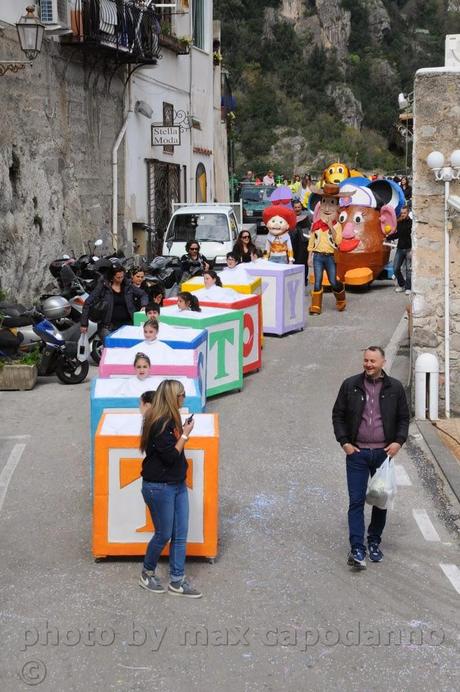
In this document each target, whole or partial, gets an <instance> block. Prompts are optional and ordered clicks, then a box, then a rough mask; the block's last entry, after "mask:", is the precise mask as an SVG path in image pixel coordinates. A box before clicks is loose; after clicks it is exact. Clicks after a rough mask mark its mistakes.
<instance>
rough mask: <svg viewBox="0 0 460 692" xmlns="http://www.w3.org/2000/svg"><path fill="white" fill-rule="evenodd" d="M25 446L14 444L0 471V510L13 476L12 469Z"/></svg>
mask: <svg viewBox="0 0 460 692" xmlns="http://www.w3.org/2000/svg"><path fill="white" fill-rule="evenodd" d="M25 448H26V446H25V444H17V445H14V447H13V449H12V450H11V452H10V455H9V457H8V461H7V462H6V464H5V466H4V468H3V469H2V472H1V473H0V512H1V511H2V507H3V503H4V501H5V497H6V491H7V490H8V486H9V484H10V481H11V479H12V477H13V473H14V470H15V468H16V466H17V465H18V464H19V462H20V460H21V457H22V453H23V452H24V450H25Z"/></svg>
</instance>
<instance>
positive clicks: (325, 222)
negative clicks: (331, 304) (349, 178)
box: [308, 183, 346, 315]
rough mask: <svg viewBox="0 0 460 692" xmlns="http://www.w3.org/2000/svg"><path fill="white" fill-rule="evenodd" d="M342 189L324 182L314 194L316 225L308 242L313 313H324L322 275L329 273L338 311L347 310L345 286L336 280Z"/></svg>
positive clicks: (311, 312)
mask: <svg viewBox="0 0 460 692" xmlns="http://www.w3.org/2000/svg"><path fill="white" fill-rule="evenodd" d="M339 197H340V191H339V186H338V185H335V184H330V183H325V185H324V187H323V188H321V189H316V190H314V191H313V192H312V194H311V196H310V200H309V206H310V209H312V210H314V213H313V224H312V227H311V232H310V240H309V241H308V251H309V252H310V253H312V255H311V256H312V260H313V271H314V274H315V285H314V288H313V291H312V293H311V305H310V314H311V315H319V314H321V309H322V302H323V288H322V282H323V272H324V271H326V274H327V278H328V279H329V283H330V284H331V286H332V290H333V291H334V295H335V299H336V307H337V310H339V312H341V311H342V310H345V306H346V299H345V286H344V285H343V283H342V282H341V281H339V280H338V279H337V268H336V264H335V260H334V253H335V251H336V250H337V248H338V246H339V245H340V243H341V242H342V226H341V225H340V223H339V221H338V218H339Z"/></svg>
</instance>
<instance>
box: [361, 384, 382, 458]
mask: <svg viewBox="0 0 460 692" xmlns="http://www.w3.org/2000/svg"><path fill="white" fill-rule="evenodd" d="M382 386H383V377H380V378H379V379H377V380H373V379H371V378H370V377H367V376H366V375H365V376H364V390H365V392H366V403H365V404H364V411H363V415H362V418H361V423H360V426H359V430H358V437H357V440H356V446H357V447H359V448H361V447H363V448H369V449H377V448H381V447H385V431H384V430H383V423H382V414H381V412H380V392H381V391H382Z"/></svg>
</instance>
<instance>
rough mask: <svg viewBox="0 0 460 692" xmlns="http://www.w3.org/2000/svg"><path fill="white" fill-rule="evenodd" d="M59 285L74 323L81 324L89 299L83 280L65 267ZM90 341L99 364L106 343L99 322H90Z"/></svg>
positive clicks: (69, 268) (95, 360) (94, 358)
mask: <svg viewBox="0 0 460 692" xmlns="http://www.w3.org/2000/svg"><path fill="white" fill-rule="evenodd" d="M59 283H60V285H62V292H63V294H64V295H65V296H66V297H67V299H68V301H69V303H70V307H71V312H70V316H71V318H72V319H73V321H74V322H77V323H78V324H80V319H81V313H82V312H83V305H84V304H85V301H86V299H87V298H88V295H89V293H88V292H87V290H86V289H85V286H84V285H83V284H82V282H81V280H80V279H79V278H78V277H77V276H76V275H75V273H74V271H73V269H72V268H71V267H70V266H69V265H65V266H63V267H62V269H61V273H60V277H59ZM87 333H88V340H89V344H90V349H91V358H92V359H93V361H94V362H95V363H96V365H98V364H99V362H100V360H101V356H102V349H103V348H104V342H103V339H102V338H101V336H100V334H99V332H98V325H97V322H92V321H91V320H89V322H88V332H87Z"/></svg>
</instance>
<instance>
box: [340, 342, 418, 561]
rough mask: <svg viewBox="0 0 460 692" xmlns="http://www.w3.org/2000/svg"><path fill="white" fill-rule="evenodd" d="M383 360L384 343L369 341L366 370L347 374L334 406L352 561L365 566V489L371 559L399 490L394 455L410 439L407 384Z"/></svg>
mask: <svg viewBox="0 0 460 692" xmlns="http://www.w3.org/2000/svg"><path fill="white" fill-rule="evenodd" d="M384 364H385V352H384V351H383V349H382V348H381V347H380V346H369V348H368V349H366V351H365V352H364V363H363V365H364V372H362V373H360V374H359V375H354V376H353V377H348V378H347V379H346V380H344V382H343V383H342V385H341V387H340V390H339V393H338V396H337V399H336V402H335V404H334V408H333V411H332V423H333V426H334V433H335V437H336V439H337V442H339V443H340V445H341V446H342V448H343V450H344V452H345V454H346V455H347V457H346V465H347V485H348V495H349V507H348V528H349V537H350V546H351V550H350V553H349V554H348V565H350V567H353V568H355V569H359V570H361V569H366V546H365V544H364V531H365V526H364V504H365V502H366V495H367V500H368V502H369V503H370V504H372V505H373V507H372V517H371V522H370V524H369V527H368V530H367V544H368V550H369V558H370V560H371V561H372V562H381V560H382V559H383V553H382V551H381V550H380V542H381V539H382V532H383V529H384V527H385V521H386V515H387V507H388V506H389V505H390V504H391V502H392V499H393V497H394V493H395V491H396V484H395V479H394V465H393V462H392V461H391V460H392V459H393V457H395V456H396V454H397V453H398V452H399V450H400V449H401V447H402V445H403V444H404V442H405V441H406V439H407V433H408V429H409V408H408V406H407V400H406V395H405V392H404V388H403V386H402V384H401V382H399V381H398V380H396V379H394V378H393V377H389V376H388V375H387V374H386V372H385V371H384V369H383V367H384ZM380 468H381V471H380ZM377 469H379V472H378V474H379V475H378V476H377V475H376V472H377ZM374 476H375V482H374ZM370 478H371V479H372V481H371V482H369V479H370ZM368 484H369V488H368Z"/></svg>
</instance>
